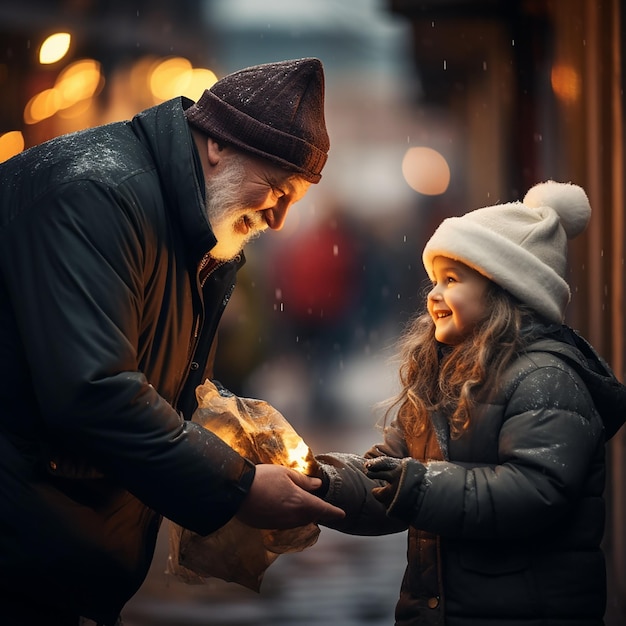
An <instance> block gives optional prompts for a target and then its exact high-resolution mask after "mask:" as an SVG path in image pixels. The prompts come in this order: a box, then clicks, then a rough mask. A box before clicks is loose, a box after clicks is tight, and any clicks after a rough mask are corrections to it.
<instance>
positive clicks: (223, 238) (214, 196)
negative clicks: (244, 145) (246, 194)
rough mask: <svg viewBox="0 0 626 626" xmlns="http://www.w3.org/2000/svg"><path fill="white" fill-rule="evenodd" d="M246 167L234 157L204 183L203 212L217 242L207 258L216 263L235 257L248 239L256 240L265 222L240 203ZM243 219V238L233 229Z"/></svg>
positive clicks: (258, 214)
mask: <svg viewBox="0 0 626 626" xmlns="http://www.w3.org/2000/svg"><path fill="white" fill-rule="evenodd" d="M245 175H246V168H245V166H244V164H243V162H242V161H241V159H239V158H237V157H232V158H231V160H230V162H229V165H228V168H227V169H225V170H224V171H223V172H222V173H221V174H219V175H217V176H214V177H212V178H211V179H209V180H207V181H206V183H205V190H206V210H207V216H208V219H209V223H210V224H211V229H212V230H213V234H214V235H215V238H216V239H217V243H216V244H215V246H214V247H213V248H212V249H211V256H212V257H213V258H214V259H217V260H218V261H230V260H231V259H233V258H235V257H236V256H237V255H238V254H239V253H240V252H241V250H242V249H243V247H244V246H245V244H247V243H248V242H249V241H251V240H252V239H255V238H256V237H258V236H259V235H260V234H261V233H262V232H263V231H264V230H265V229H266V228H267V223H266V222H265V220H264V219H263V217H262V215H261V213H260V212H258V211H251V210H249V209H248V208H247V207H245V206H243V205H242V203H241V200H240V198H241V195H242V191H241V187H242V183H243V180H244V177H245ZM244 217H245V218H246V220H247V222H248V225H249V227H250V230H249V231H248V232H247V233H246V234H245V235H244V234H241V233H239V232H237V231H236V230H235V226H236V225H237V224H238V223H240V222H241V221H242V220H243V219H244Z"/></svg>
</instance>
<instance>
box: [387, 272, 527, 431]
mask: <svg viewBox="0 0 626 626" xmlns="http://www.w3.org/2000/svg"><path fill="white" fill-rule="evenodd" d="M485 297H486V308H487V310H488V311H489V314H488V315H487V317H486V318H485V319H484V320H483V321H482V322H481V323H480V324H478V325H477V327H476V328H475V329H474V332H473V333H472V334H471V335H470V336H468V337H467V338H466V339H465V340H464V341H463V342H462V343H460V344H458V345H455V346H444V345H443V344H440V343H439V342H437V340H436V339H435V325H434V322H433V320H432V318H431V317H430V315H429V314H428V313H426V312H424V313H422V314H420V315H418V316H417V317H415V318H414V319H413V321H412V322H410V323H409V325H408V326H407V328H406V329H405V331H404V333H403V334H402V336H401V337H400V340H399V350H398V359H399V361H400V367H399V377H400V386H401V391H400V392H399V393H398V395H397V396H395V397H394V398H392V399H391V400H390V401H389V402H388V403H387V406H386V411H385V421H387V419H388V418H389V416H390V414H391V412H392V411H393V410H394V409H396V408H397V410H398V412H397V419H398V421H399V423H400V424H401V426H402V428H403V430H404V431H405V433H406V434H407V436H418V435H420V434H422V433H423V432H424V429H425V428H426V425H427V424H428V415H429V413H430V412H433V411H441V412H443V413H444V414H445V415H447V416H448V422H449V425H450V436H451V437H452V438H458V437H459V436H460V435H461V434H462V433H463V431H465V430H467V428H468V427H469V424H470V416H471V409H472V407H473V406H474V403H475V401H476V399H477V397H478V396H479V395H480V393H481V391H483V390H489V389H493V388H495V386H496V385H497V384H498V381H499V379H500V375H501V373H502V371H503V369H504V368H505V367H506V366H507V365H508V364H509V363H510V362H511V360H512V359H513V358H514V356H515V355H516V353H518V352H519V351H520V350H522V349H523V347H524V346H525V345H527V344H528V342H529V340H530V336H531V335H532V334H533V333H532V332H531V331H530V330H529V328H530V329H532V327H533V326H534V324H533V323H532V322H533V320H534V318H536V314H534V313H533V312H532V311H531V310H530V309H528V308H527V307H525V306H524V305H522V304H521V303H519V302H518V301H517V300H516V299H514V298H513V297H512V296H511V295H510V294H509V293H507V292H506V291H505V290H504V289H502V288H501V287H500V286H498V285H497V284H496V283H493V282H491V283H490V284H489V287H488V289H487V291H486V293H485Z"/></svg>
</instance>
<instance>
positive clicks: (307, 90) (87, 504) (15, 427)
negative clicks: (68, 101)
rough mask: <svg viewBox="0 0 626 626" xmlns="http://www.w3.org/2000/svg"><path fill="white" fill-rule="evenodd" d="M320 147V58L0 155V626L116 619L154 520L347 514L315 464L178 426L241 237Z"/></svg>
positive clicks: (321, 159) (315, 161)
mask: <svg viewBox="0 0 626 626" xmlns="http://www.w3.org/2000/svg"><path fill="white" fill-rule="evenodd" d="M328 149H329V142H328V135H327V132H326V127H325V121H324V75H323V68H322V65H321V63H320V62H319V61H318V60H317V59H298V60H291V61H284V62H278V63H270V64H265V65H260V66H255V67H251V68H247V69H244V70H241V71H238V72H235V73H233V74H231V75H228V76H226V77H224V78H222V79H221V80H219V81H218V82H217V83H216V84H215V85H214V86H213V87H211V88H210V89H208V90H206V91H205V92H204V94H203V95H202V96H201V98H200V99H199V100H198V102H197V103H193V102H192V101H190V100H188V99H186V98H176V99H173V100H170V101H168V102H165V103H163V104H160V105H158V106H155V107H153V108H151V109H148V110H146V111H143V112H141V113H139V114H138V115H136V116H135V117H134V118H133V119H132V120H130V121H125V122H119V123H113V124H108V125H106V126H101V127H97V128H92V129H88V130H85V131H81V132H78V133H74V134H71V135H66V136H63V137H58V138H56V139H53V140H51V141H48V142H46V143H44V144H42V145H39V146H36V147H33V148H31V149H29V150H26V151H25V152H23V153H21V154H19V155H17V156H16V157H14V158H13V159H11V160H9V161H7V162H5V163H4V164H2V165H1V166H0V177H1V179H2V181H3V184H2V188H1V189H0V528H1V529H2V530H1V532H0V621H1V622H2V623H3V624H10V625H11V626H21V625H30V624H46V625H47V626H54V625H63V626H66V625H70V624H72V625H76V624H78V623H79V620H80V619H82V618H81V616H83V617H86V618H89V619H92V620H96V621H98V622H99V623H102V624H107V625H108V624H113V623H115V622H116V620H117V619H118V615H119V614H120V611H121V610H122V607H123V606H124V604H125V603H126V601H127V600H128V599H129V598H130V597H131V596H132V595H133V594H134V593H135V592H136V591H137V589H138V588H139V586H140V585H141V584H142V581H143V580H144V577H145V576H146V573H147V571H148V568H149V566H150V562H151V560H152V556H153V551H154V547H155V542H156V539H157V533H158V530H159V525H160V522H161V519H162V516H166V517H168V518H170V519H171V520H173V521H175V522H177V523H178V524H180V525H182V526H184V527H186V528H189V529H191V530H193V531H195V532H197V533H200V534H208V533H211V532H212V531H214V530H216V529H217V528H219V527H221V526H222V525H224V524H225V523H226V522H227V521H228V520H229V519H231V518H232V517H233V516H234V515H238V516H239V517H240V518H241V519H242V520H244V521H245V522H246V523H248V524H250V525H253V526H258V527H265V528H286V527H295V526H299V525H302V524H306V523H309V522H317V521H320V520H323V519H326V520H329V519H332V518H333V517H336V516H341V515H342V512H341V511H340V510H338V509H335V508H334V507H333V506H331V505H329V504H327V503H325V502H323V501H322V500H320V499H319V498H316V497H315V496H313V495H312V494H311V493H309V492H310V491H311V490H313V489H315V488H316V487H318V486H319V479H313V478H308V477H306V476H303V475H301V474H298V473H297V472H294V471H292V470H288V469H286V468H283V467H279V466H272V465H259V466H256V467H255V466H254V465H253V464H252V463H251V462H249V461H248V460H246V459H245V458H242V457H241V456H240V455H239V454H237V453H236V452H235V451H234V450H232V449H231V448H230V447H228V446H227V445H226V444H225V443H223V442H222V441H221V440H220V439H218V438H217V437H216V436H214V435H213V434H212V433H210V432H209V431H206V430H204V429H202V428H201V427H199V426H198V425H197V424H194V423H192V422H190V421H189V420H190V418H191V416H192V414H193V412H194V409H195V407H196V397H195V390H196V387H197V386H198V385H199V384H201V383H202V382H204V380H205V379H206V378H212V377H213V372H212V356H211V355H212V354H213V353H214V351H215V337H216V329H217V327H218V324H219V320H220V317H221V315H222V312H223V310H224V307H225V306H226V304H227V302H228V300H229V298H230V295H231V293H232V290H233V288H234V285H235V275H236V272H237V270H238V269H239V267H241V265H242V263H243V261H244V258H243V255H242V253H241V250H242V248H243V246H244V244H245V243H246V242H248V241H249V240H250V239H252V238H253V237H255V236H256V235H258V234H260V233H261V232H263V231H264V230H266V229H273V230H279V229H280V228H281V227H282V225H283V222H284V220H285V216H286V215H287V212H288V210H289V208H290V207H291V206H292V204H294V203H295V202H297V201H298V200H300V199H301V198H302V197H303V196H304V194H305V193H306V191H307V189H308V188H309V186H310V184H311V183H317V182H318V181H319V180H320V177H321V171H322V168H323V166H324V164H325V162H326V159H327V152H328ZM234 358H236V355H235V357H234Z"/></svg>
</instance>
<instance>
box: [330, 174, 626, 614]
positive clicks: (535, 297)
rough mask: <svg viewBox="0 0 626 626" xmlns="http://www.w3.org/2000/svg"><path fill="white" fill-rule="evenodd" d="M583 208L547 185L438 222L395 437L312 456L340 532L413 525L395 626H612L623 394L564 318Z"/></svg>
mask: <svg viewBox="0 0 626 626" xmlns="http://www.w3.org/2000/svg"><path fill="white" fill-rule="evenodd" d="M590 215H591V208H590V206H589V202H588V199H587V196H586V194H585V192H584V191H583V189H581V188H580V187H578V186H576V185H571V184H562V183H556V182H552V181H550V182H547V183H542V184H539V185H536V186H535V187H533V188H532V189H531V190H530V191H529V192H528V194H527V195H526V196H525V198H524V200H523V202H515V203H508V204H502V205H497V206H491V207H485V208H482V209H478V210H476V211H472V212H469V213H467V214H465V215H464V216H462V217H454V218H449V219H446V220H444V221H443V222H442V223H441V225H440V226H439V228H438V229H437V230H436V231H435V233H434V235H433V236H432V238H431V239H430V240H429V241H428V243H427V244H426V247H425V249H424V252H423V261H424V265H425V268H426V271H427V272H428V275H429V277H430V279H431V280H432V288H431V290H430V292H429V293H428V295H427V298H426V300H427V301H426V307H425V308H426V310H425V312H424V313H422V314H420V315H419V316H417V317H416V318H415V319H414V321H413V322H412V323H411V325H410V327H408V329H407V331H406V334H405V335H404V337H403V342H402V343H401V365H400V371H399V374H400V383H401V391H400V393H399V395H398V396H397V398H395V399H394V401H393V402H392V403H391V405H390V407H389V411H392V410H393V411H395V413H393V419H392V420H391V422H390V423H388V425H387V426H386V428H385V431H384V441H383V442H382V443H381V444H379V445H376V446H374V447H372V448H371V449H370V450H369V451H368V452H367V453H366V454H365V455H364V456H363V457H359V456H356V455H345V454H328V455H320V456H319V457H318V460H319V461H321V462H323V463H324V465H323V468H324V471H325V474H326V480H325V486H326V499H327V500H328V502H332V503H333V504H336V505H337V506H340V507H342V508H343V509H345V511H346V518H345V519H344V520H343V521H340V522H337V523H331V524H329V525H330V526H332V527H335V528H338V529H340V530H342V531H344V532H348V533H351V534H363V535H368V534H369V535H376V534H385V533H389V532H395V531H400V530H404V529H407V528H408V544H409V545H408V552H407V554H408V564H407V569H406V573H405V576H404V579H403V581H402V587H401V591H400V599H399V601H398V604H397V609H396V624H397V625H399V626H400V625H401V626H409V625H410V626H417V625H420V626H425V625H435V624H436V625H444V624H445V625H446V626H470V625H472V626H474V625H479V624H480V626H486V625H488V624H492V625H494V626H496V625H497V626H530V625H531V624H533V625H534V624H542V625H544V626H600V625H601V624H603V615H604V611H605V603H606V588H605V585H606V583H605V564H604V556H603V553H602V549H601V546H600V544H601V540H602V536H603V531H604V518H605V505H604V501H603V490H604V481H605V441H606V440H607V439H608V438H610V437H611V436H612V435H613V434H614V433H615V432H616V430H617V429H618V428H619V427H620V426H621V424H622V423H623V422H624V419H625V416H626V388H625V387H624V386H623V385H621V384H620V383H619V382H618V381H617V379H616V378H615V376H614V374H613V373H612V372H611V370H610V369H609V367H608V365H607V364H606V363H604V362H603V360H602V359H601V358H600V357H599V356H598V355H597V354H596V353H595V351H594V350H593V348H592V347H591V346H590V345H589V343H588V342H586V341H585V340H584V339H583V338H582V337H581V336H580V335H578V334H577V333H575V332H574V331H573V330H572V329H570V328H569V327H567V326H565V325H564V324H563V318H564V314H565V309H566V306H567V303H568V301H569V299H570V289H569V287H568V284H567V282H566V280H565V276H566V255H567V240H568V238H573V237H575V236H577V235H578V234H580V233H581V232H582V231H583V230H584V228H585V227H586V225H587V223H588V220H589V218H590ZM390 415H391V414H390Z"/></svg>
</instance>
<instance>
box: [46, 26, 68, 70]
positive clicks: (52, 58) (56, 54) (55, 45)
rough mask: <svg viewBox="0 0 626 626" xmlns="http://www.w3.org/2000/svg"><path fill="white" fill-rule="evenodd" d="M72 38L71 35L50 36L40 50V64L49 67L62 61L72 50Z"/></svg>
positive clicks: (56, 34) (58, 34) (57, 34)
mask: <svg viewBox="0 0 626 626" xmlns="http://www.w3.org/2000/svg"><path fill="white" fill-rule="evenodd" d="M71 42H72V37H71V35H70V34H69V33H55V34H54V35H50V36H49V37H48V38H47V39H45V40H44V42H43V43H42V44H41V48H40V49H39V63H41V64H42V65H48V64H50V63H56V62H57V61H60V60H61V59H62V58H63V57H64V56H65V55H66V54H67V51H68V50H69V49H70V44H71Z"/></svg>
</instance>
